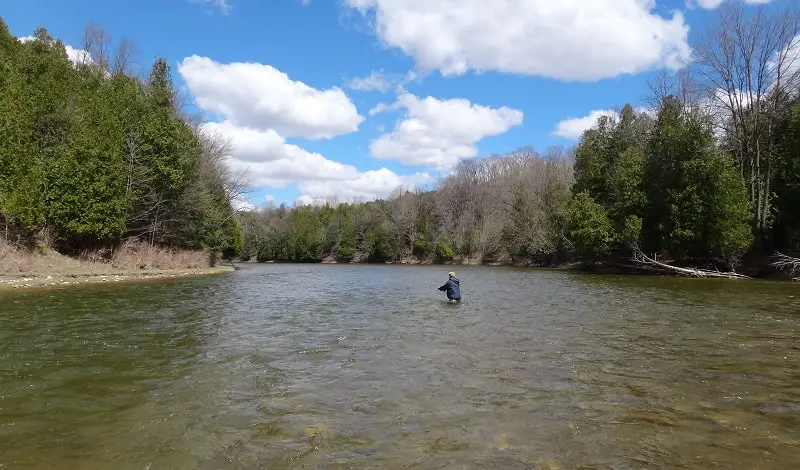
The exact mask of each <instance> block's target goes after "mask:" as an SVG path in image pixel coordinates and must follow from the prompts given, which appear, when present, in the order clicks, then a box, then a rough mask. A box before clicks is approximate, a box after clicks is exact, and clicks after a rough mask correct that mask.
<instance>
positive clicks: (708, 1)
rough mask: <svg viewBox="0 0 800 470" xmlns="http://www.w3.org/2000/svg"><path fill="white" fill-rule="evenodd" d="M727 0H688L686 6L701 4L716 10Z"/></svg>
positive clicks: (753, 0)
mask: <svg viewBox="0 0 800 470" xmlns="http://www.w3.org/2000/svg"><path fill="white" fill-rule="evenodd" d="M725 1H726V0H686V6H687V7H689V8H694V7H695V6H699V7H700V8H703V9H705V10H714V9H716V8H719V7H720V5H722V4H723V3H725ZM771 1H772V0H744V3H746V4H748V5H766V4H767V3H770V2H771Z"/></svg>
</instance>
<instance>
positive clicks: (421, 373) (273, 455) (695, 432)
mask: <svg viewBox="0 0 800 470" xmlns="http://www.w3.org/2000/svg"><path fill="white" fill-rule="evenodd" d="M451 269H452V267H445V266H441V267H422V266H391V265H380V266H375V265H358V266H349V265H348V266H342V265H280V264H274V265H248V266H246V267H244V268H243V269H242V270H240V271H237V272H235V273H231V274H224V275H219V276H209V277H198V278H193V279H181V280H170V281H158V282H147V283H135V284H129V285H97V284H94V285H87V286H80V287H71V288H53V289H48V290H38V291H33V290H30V291H24V292H18V291H14V292H5V293H1V294H0V322H2V325H1V326H0V469H2V470H5V469H45V468H46V469H69V470H84V469H111V468H113V469H115V470H116V469H140V470H144V469H149V470H158V469H175V470H182V469H209V470H210V469H222V468H225V469H256V468H265V469H266V468H269V469H284V468H321V469H322V468H324V469H345V468H356V469H361V468H364V469H366V468H370V469H374V468H385V469H397V468H424V469H428V468H431V469H433V468H498V469H517V468H519V469H528V468H536V469H575V468H584V469H639V468H641V469H645V468H647V469H653V468H658V469H675V468H682V469H688V468H691V469H712V468H731V469H797V468H798V465H799V464H800V367H799V366H798V363H799V362H798V360H800V286H797V285H792V284H780V283H768V282H763V281H727V280H725V281H715V280H690V279H675V278H661V277H638V276H601V275H578V274H570V273H565V272H554V271H541V270H523V269H511V268H489V267H465V266H460V267H456V275H457V276H458V277H459V279H460V280H461V286H462V294H463V296H464V302H463V303H462V304H460V305H449V304H447V303H446V302H444V299H445V297H444V294H443V293H441V292H439V291H437V290H436V288H437V287H438V286H439V285H441V284H443V283H444V282H445V280H446V278H447V271H449V270H451Z"/></svg>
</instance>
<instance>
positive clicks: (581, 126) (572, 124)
mask: <svg viewBox="0 0 800 470" xmlns="http://www.w3.org/2000/svg"><path fill="white" fill-rule="evenodd" d="M616 115H617V113H616V111H614V110H613V109H596V110H593V111H589V114H587V115H586V116H583V117H574V118H568V119H564V120H563V121H560V122H559V123H558V124H556V129H555V130H554V131H553V135H555V136H558V137H566V138H568V139H577V138H579V137H580V136H581V135H582V134H583V133H584V131H586V130H587V129H590V128H592V127H593V126H594V125H595V124H596V123H597V120H598V119H599V118H600V116H616Z"/></svg>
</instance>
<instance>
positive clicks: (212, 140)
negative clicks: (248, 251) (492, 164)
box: [0, 19, 242, 254]
mask: <svg viewBox="0 0 800 470" xmlns="http://www.w3.org/2000/svg"><path fill="white" fill-rule="evenodd" d="M83 47H84V49H85V50H86V51H87V52H88V53H89V54H87V55H86V56H84V57H77V58H75V57H73V60H71V59H70V57H68V55H67V50H66V48H65V46H64V44H63V43H62V42H61V41H60V40H54V39H53V38H52V37H50V35H49V34H48V32H47V30H46V29H44V28H39V29H37V30H36V31H35V33H34V35H33V38H32V39H30V38H29V39H28V40H24V41H23V40H19V39H17V38H16V37H14V36H13V35H11V33H10V32H9V30H8V27H7V26H6V24H5V23H4V22H3V21H2V19H0V136H2V138H0V230H2V231H3V236H4V237H5V239H6V241H8V242H13V243H17V244H20V245H33V244H35V243H37V242H38V243H45V244H48V245H51V246H54V247H57V248H58V249H60V250H62V251H65V252H77V251H79V250H84V249H96V248H99V247H108V246H114V245H117V244H119V243H121V242H123V241H125V240H131V239H135V240H140V241H142V242H147V243H150V244H157V245H163V246H168V247H174V248H183V249H207V250H211V251H212V252H220V251H222V252H227V253H228V254H232V253H236V252H238V250H239V249H240V247H241V243H242V238H241V231H240V229H239V227H238V225H237V219H236V217H235V213H234V210H233V208H232V206H231V201H232V199H233V197H234V196H235V195H236V191H237V190H238V186H237V180H236V178H234V176H233V175H231V174H230V172H229V170H228V169H227V167H226V166H225V162H224V157H225V155H226V153H227V152H228V151H229V148H228V144H227V142H225V141H224V140H222V139H221V138H220V137H219V136H216V135H213V134H209V133H206V132H203V131H202V129H201V128H200V126H198V125H197V122H196V121H193V120H192V119H191V117H190V116H188V115H187V114H186V113H183V112H182V111H181V103H180V97H179V95H178V93H177V92H176V89H175V87H174V84H173V81H172V77H171V73H170V67H169V66H168V64H167V62H166V61H165V60H163V59H158V60H156V61H155V63H154V64H153V65H152V67H151V68H150V71H149V73H141V74H140V75H142V76H137V75H136V74H135V73H134V71H133V64H134V61H135V55H136V54H135V49H134V47H133V44H132V42H130V41H128V40H122V41H120V42H119V44H118V45H117V46H116V48H112V44H111V41H110V40H109V37H108V34H107V33H105V31H104V30H103V29H102V28H100V27H97V26H91V27H89V28H88V29H87V31H86V34H85V37H84V44H83Z"/></svg>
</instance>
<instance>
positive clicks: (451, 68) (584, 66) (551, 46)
mask: <svg viewBox="0 0 800 470" xmlns="http://www.w3.org/2000/svg"><path fill="white" fill-rule="evenodd" d="M344 3H345V5H346V6H348V7H350V8H352V9H356V10H358V11H360V12H361V13H362V14H364V15H365V16H366V17H368V18H369V20H370V22H371V23H372V24H373V25H374V31H375V33H376V35H377V36H378V37H379V38H380V40H381V41H382V42H383V43H384V44H385V45H387V46H389V47H395V48H398V49H400V50H402V51H403V52H404V53H405V54H407V55H409V56H411V57H412V58H413V59H414V60H415V61H416V63H417V66H418V67H419V68H421V69H423V70H439V71H440V72H441V73H442V74H443V75H461V74H464V73H466V72H468V71H470V70H473V71H476V72H480V71H484V70H495V71H500V72H507V73H515V74H523V75H538V76H546V77H552V78H556V79H562V80H576V81H594V80H599V79H602V78H608V77H615V76H618V75H620V74H634V73H638V72H642V71H646V70H650V69H654V68H661V67H667V68H679V67H681V66H683V65H684V64H685V63H686V62H687V61H688V60H689V59H690V56H691V49H690V47H689V44H688V31H689V27H688V25H687V24H686V21H685V19H684V17H683V15H682V13H680V12H674V13H672V16H670V17H665V16H661V15H659V14H658V13H656V11H655V10H656V2H655V0H592V1H587V0H561V1H552V0H503V1H490V2H487V1H486V0H427V1H419V0H344Z"/></svg>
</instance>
